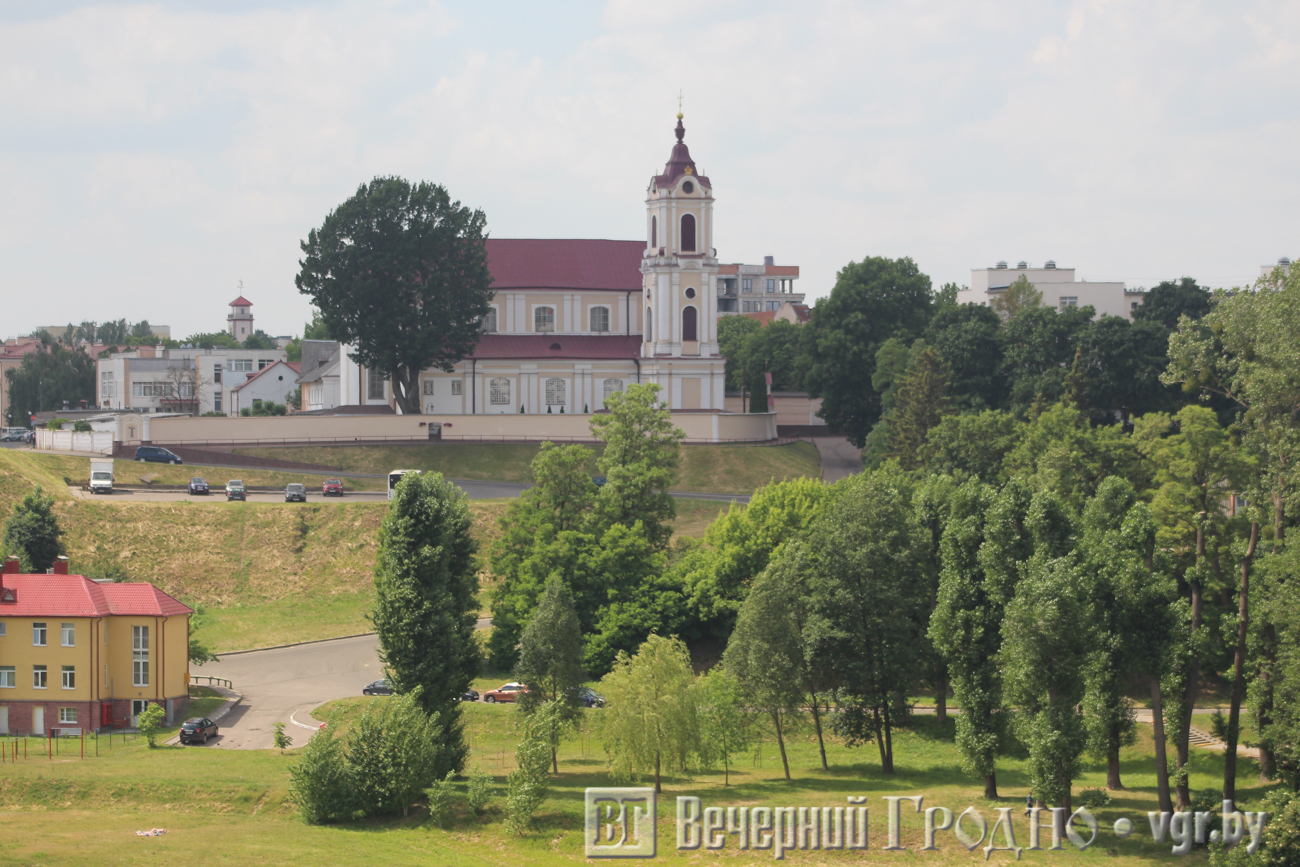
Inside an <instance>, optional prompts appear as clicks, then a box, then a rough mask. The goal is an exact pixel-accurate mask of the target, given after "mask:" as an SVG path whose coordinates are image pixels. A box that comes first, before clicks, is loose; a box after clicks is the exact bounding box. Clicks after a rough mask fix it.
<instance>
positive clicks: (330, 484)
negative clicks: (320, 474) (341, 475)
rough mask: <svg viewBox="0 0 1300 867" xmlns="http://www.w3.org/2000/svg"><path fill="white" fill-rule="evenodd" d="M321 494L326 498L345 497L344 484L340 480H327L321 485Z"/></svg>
mask: <svg viewBox="0 0 1300 867" xmlns="http://www.w3.org/2000/svg"><path fill="white" fill-rule="evenodd" d="M321 494H323V495H324V496H326V497H341V496H343V482H342V481H341V480H340V479H326V480H325V484H323V485H321Z"/></svg>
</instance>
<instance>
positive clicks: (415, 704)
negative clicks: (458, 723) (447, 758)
mask: <svg viewBox="0 0 1300 867" xmlns="http://www.w3.org/2000/svg"><path fill="white" fill-rule="evenodd" d="M419 695H420V690H419V689H416V690H413V691H411V692H408V693H406V694H405V695H401V696H394V697H393V698H388V699H374V700H372V701H370V702H369V703H368V704H367V705H366V707H365V709H364V710H363V711H362V712H361V716H360V717H359V718H358V719H357V721H356V722H355V723H353V725H352V730H351V731H350V732H349V733H348V738H347V761H348V765H349V767H350V768H351V777H352V786H353V788H354V790H355V791H356V796H357V799H358V800H359V802H360V803H361V804H362V805H363V808H364V810H365V812H366V815H378V814H382V813H396V812H401V814H402V815H403V816H405V815H407V813H408V812H409V811H410V809H411V805H412V804H414V803H415V801H416V799H417V798H418V797H419V796H420V794H421V793H422V792H423V791H424V790H425V789H427V788H428V787H429V786H430V784H432V783H433V781H434V779H435V776H434V775H435V772H436V769H437V767H438V765H439V763H440V761H441V759H442V755H441V753H442V749H443V748H442V746H441V745H440V737H439V736H440V734H441V726H440V725H439V721H440V720H439V716H438V714H436V713H435V714H426V713H425V712H424V711H423V710H421V709H420V705H419Z"/></svg>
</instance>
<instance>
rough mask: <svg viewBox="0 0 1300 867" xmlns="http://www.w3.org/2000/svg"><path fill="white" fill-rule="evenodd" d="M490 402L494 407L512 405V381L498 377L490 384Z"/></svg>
mask: <svg viewBox="0 0 1300 867" xmlns="http://www.w3.org/2000/svg"><path fill="white" fill-rule="evenodd" d="M488 402H489V403H491V404H493V405H494V406H507V405H509V403H510V380H508V379H506V378H505V377H504V376H500V377H496V378H494V379H493V380H492V381H491V382H489V383H488Z"/></svg>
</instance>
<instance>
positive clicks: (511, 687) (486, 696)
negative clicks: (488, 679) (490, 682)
mask: <svg viewBox="0 0 1300 867" xmlns="http://www.w3.org/2000/svg"><path fill="white" fill-rule="evenodd" d="M525 692H528V687H526V686H524V685H523V684H522V683H503V684H501V685H500V686H498V687H497V688H496V689H489V690H488V691H487V692H485V693H483V700H484V701H485V702H487V703H488V704H495V703H497V702H499V701H514V700H515V699H517V698H519V696H520V695H521V694H522V693H525Z"/></svg>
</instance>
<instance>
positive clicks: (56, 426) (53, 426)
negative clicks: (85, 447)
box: [45, 418, 68, 430]
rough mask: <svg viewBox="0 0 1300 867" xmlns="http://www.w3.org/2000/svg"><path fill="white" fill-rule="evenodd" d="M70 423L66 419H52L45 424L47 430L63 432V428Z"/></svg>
mask: <svg viewBox="0 0 1300 867" xmlns="http://www.w3.org/2000/svg"><path fill="white" fill-rule="evenodd" d="M67 423H68V420H67V419H66V418H52V419H50V420H49V421H47V422H46V423H45V429H46V430H63V426H64V425H65V424H67Z"/></svg>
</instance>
